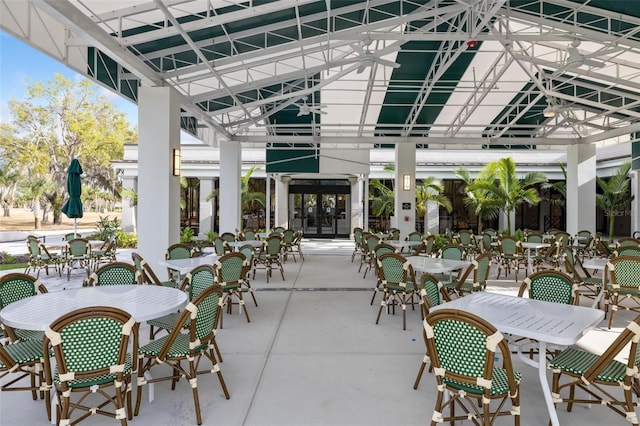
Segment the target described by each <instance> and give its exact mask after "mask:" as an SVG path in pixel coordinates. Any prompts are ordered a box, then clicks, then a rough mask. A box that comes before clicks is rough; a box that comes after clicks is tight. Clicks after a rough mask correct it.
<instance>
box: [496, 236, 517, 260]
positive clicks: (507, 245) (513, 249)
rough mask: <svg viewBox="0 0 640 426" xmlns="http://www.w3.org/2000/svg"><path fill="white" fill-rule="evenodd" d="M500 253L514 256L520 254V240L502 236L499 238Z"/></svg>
mask: <svg viewBox="0 0 640 426" xmlns="http://www.w3.org/2000/svg"><path fill="white" fill-rule="evenodd" d="M498 251H500V254H501V255H503V256H504V255H507V256H513V255H516V254H517V253H518V240H517V238H516V237H512V236H510V235H501V236H500V238H498Z"/></svg>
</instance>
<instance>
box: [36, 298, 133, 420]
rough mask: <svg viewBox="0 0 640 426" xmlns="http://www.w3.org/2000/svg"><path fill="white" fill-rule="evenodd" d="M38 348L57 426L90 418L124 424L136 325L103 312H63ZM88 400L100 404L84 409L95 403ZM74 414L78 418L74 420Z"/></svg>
mask: <svg viewBox="0 0 640 426" xmlns="http://www.w3.org/2000/svg"><path fill="white" fill-rule="evenodd" d="M130 341H131V342H132V345H131V347H132V352H131V353H130V352H129V351H128V350H129V349H128V348H129V344H130V343H131V342H130ZM43 347H44V348H46V350H44V371H45V377H46V381H47V385H48V386H54V387H55V389H56V397H57V400H58V405H57V407H56V419H57V424H59V425H70V424H76V423H78V422H80V421H81V420H84V419H87V418H91V416H92V415H94V414H100V415H104V416H107V417H112V418H115V419H117V420H120V424H121V425H126V424H127V417H128V418H129V420H131V419H132V414H133V412H132V410H131V373H132V371H133V367H134V365H135V364H133V362H134V360H135V359H137V347H138V325H137V324H136V321H135V319H134V318H133V317H132V316H131V315H130V314H129V313H127V312H124V311H122V310H120V309H117V308H112V307H109V306H91V307H87V308H82V309H78V310H76V311H72V312H69V313H68V314H65V315H63V316H62V317H60V318H58V319H57V320H55V321H54V322H53V323H52V324H51V326H50V327H49V328H48V329H47V330H46V331H45V338H44V346H43ZM51 354H53V355H51ZM52 356H53V357H55V365H56V367H55V368H53V367H52V362H51V361H52V360H51V357H52ZM109 389H112V390H111V392H110V391H109ZM74 395H78V396H77V397H73V396H74ZM94 395H100V396H101V397H103V398H104V401H102V402H101V403H100V404H97V405H92V406H89V405H87V403H88V401H91V403H92V404H95V403H96V402H97V401H95V402H94V400H93V396H94ZM89 396H91V397H92V398H91V399H87V397H89ZM125 403H126V410H125ZM110 405H111V406H112V409H111V410H107V409H106V408H105V407H108V406H110ZM77 411H79V412H80V414H78V415H75V413H76V412H77ZM127 414H128V416H127ZM72 417H73V418H72Z"/></svg>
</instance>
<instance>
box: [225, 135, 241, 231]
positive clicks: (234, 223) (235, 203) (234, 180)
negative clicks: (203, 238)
mask: <svg viewBox="0 0 640 426" xmlns="http://www.w3.org/2000/svg"><path fill="white" fill-rule="evenodd" d="M241 174H242V145H241V144H240V143H238V142H232V141H220V207H221V208H220V234H222V233H223V232H232V233H235V231H236V229H240V228H241V222H240V213H241V211H242V210H241V202H242V197H241V194H240V176H241Z"/></svg>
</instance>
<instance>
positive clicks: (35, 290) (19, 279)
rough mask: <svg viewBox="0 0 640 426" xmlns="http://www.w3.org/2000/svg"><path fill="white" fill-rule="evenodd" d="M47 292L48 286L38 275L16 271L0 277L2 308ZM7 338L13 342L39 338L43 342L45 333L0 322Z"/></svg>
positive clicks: (0, 306) (0, 301) (0, 308)
mask: <svg viewBox="0 0 640 426" xmlns="http://www.w3.org/2000/svg"><path fill="white" fill-rule="evenodd" d="M43 293H47V288H46V287H45V286H44V284H42V282H40V280H38V279H37V278H36V277H33V276H31V275H27V274H22V273H19V272H15V273H12V274H7V275H4V276H2V277H0V310H2V309H3V308H4V307H5V306H7V305H9V304H10V303H13V302H17V301H18V300H22V299H25V298H27V297H31V296H35V295H37V294H43ZM0 327H2V333H3V334H4V335H5V339H7V338H8V339H9V340H10V341H12V342H15V341H26V340H37V341H39V342H42V338H43V336H44V333H43V332H42V331H35V330H22V329H14V328H12V327H9V326H7V325H5V324H3V323H1V322H0Z"/></svg>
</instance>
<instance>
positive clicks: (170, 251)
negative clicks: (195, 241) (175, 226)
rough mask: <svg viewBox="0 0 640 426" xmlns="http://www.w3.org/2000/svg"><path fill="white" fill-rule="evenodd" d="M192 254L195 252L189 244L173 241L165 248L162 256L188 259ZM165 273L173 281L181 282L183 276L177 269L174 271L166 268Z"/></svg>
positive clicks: (169, 258) (168, 258)
mask: <svg viewBox="0 0 640 426" xmlns="http://www.w3.org/2000/svg"><path fill="white" fill-rule="evenodd" d="M194 254H195V250H194V249H193V248H192V247H191V246H188V245H187V244H183V243H175V244H171V245H170V246H169V247H168V248H167V251H166V252H165V254H164V258H165V260H172V259H189V258H191V257H193V256H194ZM167 275H168V277H169V279H170V280H172V281H174V282H175V283H179V282H181V281H182V280H183V278H184V277H183V276H182V275H180V272H179V271H176V270H174V269H171V268H167Z"/></svg>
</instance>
